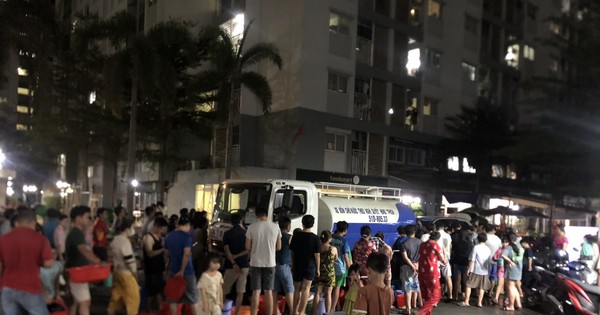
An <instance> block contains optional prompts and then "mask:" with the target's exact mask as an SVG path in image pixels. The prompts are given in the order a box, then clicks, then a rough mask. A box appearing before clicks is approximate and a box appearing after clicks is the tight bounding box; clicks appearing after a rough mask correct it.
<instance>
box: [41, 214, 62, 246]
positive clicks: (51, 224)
mask: <svg viewBox="0 0 600 315" xmlns="http://www.w3.org/2000/svg"><path fill="white" fill-rule="evenodd" d="M59 214H60V212H58V211H57V210H56V209H52V208H50V209H48V211H47V212H46V215H47V216H48V220H47V221H46V222H45V223H44V226H43V227H42V231H43V232H44V236H45V237H46V238H47V239H48V241H49V242H50V246H52V248H55V246H56V244H54V230H56V227H57V226H58V223H59V221H58V216H59Z"/></svg>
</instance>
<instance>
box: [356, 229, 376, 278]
mask: <svg viewBox="0 0 600 315" xmlns="http://www.w3.org/2000/svg"><path fill="white" fill-rule="evenodd" d="M360 235H361V236H362V237H361V239H360V240H358V242H356V244H355V245H354V250H353V251H352V257H354V263H357V264H358V265H360V275H361V276H367V258H368V257H369V255H371V254H372V253H374V252H377V246H376V245H375V242H373V241H372V240H371V228H370V227H368V226H366V225H365V226H363V227H362V228H361V229H360Z"/></svg>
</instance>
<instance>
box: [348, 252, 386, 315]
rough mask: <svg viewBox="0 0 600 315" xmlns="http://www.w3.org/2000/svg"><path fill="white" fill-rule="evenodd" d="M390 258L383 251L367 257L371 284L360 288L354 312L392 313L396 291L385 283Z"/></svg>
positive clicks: (372, 314)
mask: <svg viewBox="0 0 600 315" xmlns="http://www.w3.org/2000/svg"><path fill="white" fill-rule="evenodd" d="M388 265H389V262H388V258H387V256H386V255H385V254H383V253H373V254H371V255H369V257H368V258H367V269H368V271H369V272H368V275H369V284H368V285H367V286H365V287H362V288H360V289H359V290H358V296H357V297H356V302H355V303H354V309H353V310H352V312H353V313H354V314H368V315H390V310H391V309H392V303H393V301H394V292H393V291H392V289H391V288H390V287H389V286H387V285H385V283H384V281H385V272H386V270H387V269H388Z"/></svg>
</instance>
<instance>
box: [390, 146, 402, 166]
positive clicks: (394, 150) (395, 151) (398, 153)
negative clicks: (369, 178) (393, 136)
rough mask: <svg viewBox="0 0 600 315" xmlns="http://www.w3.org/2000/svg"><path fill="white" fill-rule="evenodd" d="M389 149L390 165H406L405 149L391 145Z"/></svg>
mask: <svg viewBox="0 0 600 315" xmlns="http://www.w3.org/2000/svg"><path fill="white" fill-rule="evenodd" d="M389 149H390V152H389V153H388V161H389V162H390V163H397V164H404V147H399V146H395V145H391V146H390V148H389Z"/></svg>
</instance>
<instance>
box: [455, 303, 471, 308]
mask: <svg viewBox="0 0 600 315" xmlns="http://www.w3.org/2000/svg"><path fill="white" fill-rule="evenodd" d="M456 305H458V306H463V307H468V306H471V305H469V304H467V303H465V302H459V303H456Z"/></svg>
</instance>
